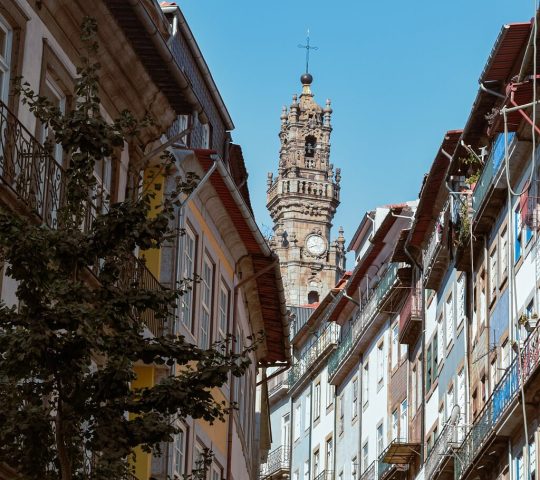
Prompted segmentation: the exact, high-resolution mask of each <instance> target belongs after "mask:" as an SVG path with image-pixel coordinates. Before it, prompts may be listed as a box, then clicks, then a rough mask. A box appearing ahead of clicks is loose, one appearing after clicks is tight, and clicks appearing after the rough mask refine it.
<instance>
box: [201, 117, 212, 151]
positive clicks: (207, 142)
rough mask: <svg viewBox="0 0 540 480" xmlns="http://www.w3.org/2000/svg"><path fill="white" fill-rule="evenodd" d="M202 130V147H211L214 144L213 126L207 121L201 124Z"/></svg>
mask: <svg viewBox="0 0 540 480" xmlns="http://www.w3.org/2000/svg"><path fill="white" fill-rule="evenodd" d="M201 130H202V138H201V143H202V145H201V146H202V148H211V147H212V145H211V135H210V133H211V131H212V127H211V126H210V124H209V123H205V124H203V125H201Z"/></svg>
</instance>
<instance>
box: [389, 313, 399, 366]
mask: <svg viewBox="0 0 540 480" xmlns="http://www.w3.org/2000/svg"><path fill="white" fill-rule="evenodd" d="M391 355H392V369H394V368H396V366H397V362H398V355H399V342H398V324H397V323H396V324H395V325H394V326H393V327H392V353H391Z"/></svg>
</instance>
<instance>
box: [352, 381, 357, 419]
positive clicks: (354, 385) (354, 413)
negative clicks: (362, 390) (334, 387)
mask: <svg viewBox="0 0 540 480" xmlns="http://www.w3.org/2000/svg"><path fill="white" fill-rule="evenodd" d="M357 415H358V378H355V379H354V380H353V383H352V418H356V416H357Z"/></svg>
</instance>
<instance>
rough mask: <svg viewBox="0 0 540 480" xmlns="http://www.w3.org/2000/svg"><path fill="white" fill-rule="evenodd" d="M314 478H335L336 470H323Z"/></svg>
mask: <svg viewBox="0 0 540 480" xmlns="http://www.w3.org/2000/svg"><path fill="white" fill-rule="evenodd" d="M314 480H334V471H333V470H323V471H322V472H321V473H319V474H317V475H316V476H315V478H314Z"/></svg>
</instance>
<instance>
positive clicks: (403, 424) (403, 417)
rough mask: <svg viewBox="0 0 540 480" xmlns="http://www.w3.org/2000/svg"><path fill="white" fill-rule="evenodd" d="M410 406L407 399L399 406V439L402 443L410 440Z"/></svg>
mask: <svg viewBox="0 0 540 480" xmlns="http://www.w3.org/2000/svg"><path fill="white" fill-rule="evenodd" d="M408 410H409V405H408V402H407V399H406V398H405V399H404V400H403V401H402V402H401V404H400V406H399V438H400V439H401V440H402V441H405V442H406V441H408V440H409V411H408Z"/></svg>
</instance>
